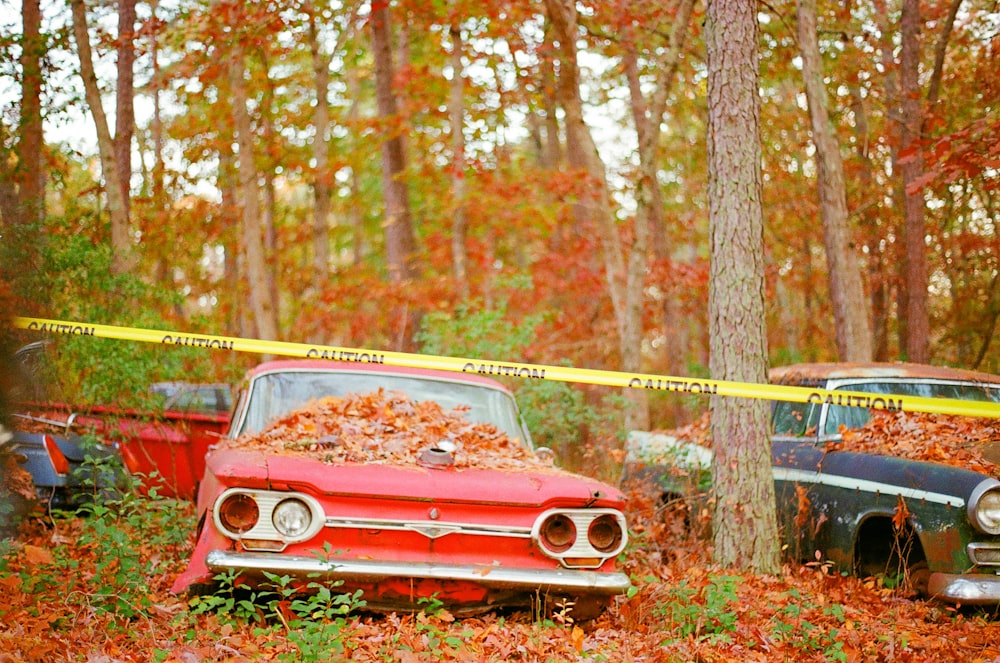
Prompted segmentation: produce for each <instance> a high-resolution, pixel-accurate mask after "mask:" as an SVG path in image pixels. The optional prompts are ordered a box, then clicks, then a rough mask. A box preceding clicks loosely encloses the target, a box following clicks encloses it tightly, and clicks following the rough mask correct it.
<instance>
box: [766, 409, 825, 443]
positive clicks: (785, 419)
mask: <svg viewBox="0 0 1000 663" xmlns="http://www.w3.org/2000/svg"><path fill="white" fill-rule="evenodd" d="M815 409H816V408H815V405H814V404H806V403H790V402H787V401H776V402H775V403H774V408H773V410H772V412H771V432H772V433H773V434H774V435H794V436H802V435H805V434H806V433H807V432H808V431H809V430H810V429H812V428H815V426H816V421H815V419H816V416H817V415H816V413H815V412H814V410H815Z"/></svg>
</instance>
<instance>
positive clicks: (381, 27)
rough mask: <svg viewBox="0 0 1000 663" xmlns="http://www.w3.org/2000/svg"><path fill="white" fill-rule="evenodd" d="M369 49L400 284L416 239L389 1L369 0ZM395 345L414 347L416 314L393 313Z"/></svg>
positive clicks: (392, 269)
mask: <svg viewBox="0 0 1000 663" xmlns="http://www.w3.org/2000/svg"><path fill="white" fill-rule="evenodd" d="M370 21H371V27H372V50H373V51H374V60H375V97H376V102H377V105H378V114H379V118H380V119H381V120H382V122H383V131H385V132H386V138H385V140H383V142H382V189H383V194H384V196H385V222H384V224H383V226H384V228H385V248H386V261H387V263H388V269H389V279H390V282H392V283H395V284H401V283H403V282H405V281H408V280H410V279H411V278H413V276H414V275H415V273H416V269H415V266H414V261H415V259H416V240H415V239H414V236H413V219H412V215H411V213H410V198H409V191H408V189H407V186H406V182H405V181H404V179H403V177H404V175H405V171H406V157H405V153H404V151H403V138H402V134H401V132H400V131H399V130H398V129H397V127H396V123H397V122H398V121H399V117H398V111H397V108H396V95H395V92H394V90H393V66H392V28H391V25H390V15H389V0H372V12H371V19H370ZM396 317H397V320H398V324H399V333H398V344H399V346H400V348H402V349H407V350H409V349H414V347H413V344H414V341H413V337H414V333H415V332H416V326H417V324H416V322H415V318H416V317H419V314H418V313H415V312H411V311H410V310H409V308H408V307H407V308H404V309H403V310H400V311H399V312H398V313H397V316H396Z"/></svg>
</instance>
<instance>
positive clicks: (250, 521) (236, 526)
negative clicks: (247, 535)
mask: <svg viewBox="0 0 1000 663" xmlns="http://www.w3.org/2000/svg"><path fill="white" fill-rule="evenodd" d="M259 518H260V509H259V508H258V507H257V501H256V500H254V498H252V497H250V496H249V495H246V494H243V493H235V494H232V495H230V496H228V497H227V498H226V499H224V500H223V501H222V504H220V505H219V522H221V523H222V525H223V527H225V528H226V529H227V530H229V531H230V532H232V533H233V534H243V533H244V532H248V531H250V530H251V529H253V526H254V525H256V524H257V520H258V519H259Z"/></svg>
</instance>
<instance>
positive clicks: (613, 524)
mask: <svg viewBox="0 0 1000 663" xmlns="http://www.w3.org/2000/svg"><path fill="white" fill-rule="evenodd" d="M587 539H588V540H589V541H590V545H592V546H594V547H595V548H597V549H598V550H599V551H601V552H602V553H607V552H611V551H612V550H614V549H616V548H617V547H618V546H619V545H621V542H622V527H621V525H620V524H619V523H618V519H617V518H615V517H614V516H612V515H611V514H610V513H605V514H604V515H602V516H598V517H597V518H595V519H594V522H592V523H590V527H589V528H588V529H587Z"/></svg>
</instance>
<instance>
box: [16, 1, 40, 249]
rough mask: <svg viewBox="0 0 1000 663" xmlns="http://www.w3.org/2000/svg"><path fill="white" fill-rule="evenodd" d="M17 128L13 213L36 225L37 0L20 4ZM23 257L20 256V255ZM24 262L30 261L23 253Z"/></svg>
mask: <svg viewBox="0 0 1000 663" xmlns="http://www.w3.org/2000/svg"><path fill="white" fill-rule="evenodd" d="M21 25H22V29H23V32H22V40H23V46H22V53H21V118H20V123H21V128H20V132H19V133H20V140H19V141H18V148H17V153H18V162H17V176H16V177H15V181H16V182H17V200H18V205H17V207H18V211H17V212H16V213H15V214H16V216H17V217H18V220H20V221H21V222H23V223H26V224H39V223H41V222H42V220H43V219H44V218H45V168H43V166H42V151H43V147H44V138H43V133H42V57H43V56H44V55H45V39H44V38H43V37H42V34H41V27H42V12H41V6H40V1H39V0H24V1H23V2H22V5H21ZM22 257H24V256H22ZM27 258H28V259H27V261H26V262H25V264H26V265H30V264H31V262H32V259H31V256H27Z"/></svg>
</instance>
